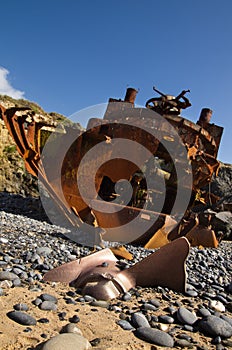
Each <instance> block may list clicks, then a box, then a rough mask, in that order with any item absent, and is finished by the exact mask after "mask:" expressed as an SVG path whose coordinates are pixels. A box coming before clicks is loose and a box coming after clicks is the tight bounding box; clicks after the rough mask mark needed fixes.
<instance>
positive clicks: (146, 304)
mask: <svg viewBox="0 0 232 350" xmlns="http://www.w3.org/2000/svg"><path fill="white" fill-rule="evenodd" d="M141 309H143V310H152V311H156V310H158V307H157V306H155V305H152V304H150V303H144V304H143V305H142V307H141Z"/></svg>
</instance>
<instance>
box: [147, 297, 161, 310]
mask: <svg viewBox="0 0 232 350" xmlns="http://www.w3.org/2000/svg"><path fill="white" fill-rule="evenodd" d="M149 304H152V305H154V306H156V307H157V309H158V308H159V307H160V301H159V300H158V299H150V300H149Z"/></svg>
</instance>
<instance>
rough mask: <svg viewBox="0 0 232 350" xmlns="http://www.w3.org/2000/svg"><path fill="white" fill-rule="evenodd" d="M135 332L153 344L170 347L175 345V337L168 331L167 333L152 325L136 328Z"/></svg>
mask: <svg viewBox="0 0 232 350" xmlns="http://www.w3.org/2000/svg"><path fill="white" fill-rule="evenodd" d="M135 334H136V336H137V337H138V338H141V339H143V340H145V341H147V342H149V343H151V344H155V345H160V346H165V347H170V348H172V347H173V346H174V340H173V338H172V337H171V336H170V335H169V334H168V333H165V332H163V331H161V330H158V329H154V328H150V327H140V328H138V329H136V331H135Z"/></svg>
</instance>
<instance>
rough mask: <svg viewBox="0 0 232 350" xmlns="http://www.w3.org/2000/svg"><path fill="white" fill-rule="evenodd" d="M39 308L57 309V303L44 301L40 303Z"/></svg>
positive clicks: (45, 309) (46, 309)
mask: <svg viewBox="0 0 232 350" xmlns="http://www.w3.org/2000/svg"><path fill="white" fill-rule="evenodd" d="M39 308H40V309H41V310H44V311H56V310H57V305H56V304H55V303H54V302H52V301H47V300H45V301H43V302H42V303H41V304H39Z"/></svg>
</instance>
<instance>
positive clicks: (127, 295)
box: [122, 293, 131, 301]
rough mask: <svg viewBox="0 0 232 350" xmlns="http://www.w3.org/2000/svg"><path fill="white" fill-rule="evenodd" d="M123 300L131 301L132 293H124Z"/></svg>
mask: <svg viewBox="0 0 232 350" xmlns="http://www.w3.org/2000/svg"><path fill="white" fill-rule="evenodd" d="M122 300H123V301H129V300H131V294H130V293H124V294H123V296H122Z"/></svg>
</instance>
